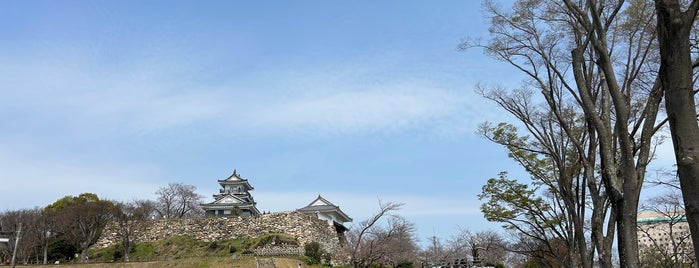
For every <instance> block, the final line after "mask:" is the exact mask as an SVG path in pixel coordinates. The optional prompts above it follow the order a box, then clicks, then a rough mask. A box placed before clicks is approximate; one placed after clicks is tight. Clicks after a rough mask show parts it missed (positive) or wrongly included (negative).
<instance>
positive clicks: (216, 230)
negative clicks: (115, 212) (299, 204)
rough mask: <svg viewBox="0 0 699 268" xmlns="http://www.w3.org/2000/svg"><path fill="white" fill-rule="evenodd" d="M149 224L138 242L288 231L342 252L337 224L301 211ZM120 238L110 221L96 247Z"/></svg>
mask: <svg viewBox="0 0 699 268" xmlns="http://www.w3.org/2000/svg"><path fill="white" fill-rule="evenodd" d="M146 224H147V228H145V230H143V231H139V232H136V233H135V235H134V236H133V237H134V238H135V239H134V242H149V241H156V240H160V239H163V238H166V237H171V236H188V237H191V238H193V239H196V240H201V241H207V242H211V241H218V240H225V239H237V238H254V237H258V236H262V235H266V234H270V233H284V234H288V235H291V236H294V237H295V238H296V239H297V240H298V241H299V243H300V244H301V246H303V245H305V244H306V243H309V242H313V241H316V242H318V243H320V244H321V245H322V246H323V248H324V249H325V250H326V251H328V252H332V253H333V255H336V254H340V253H341V247H340V240H339V238H338V237H337V233H336V231H335V228H334V227H333V226H329V225H328V223H327V221H323V220H318V219H317V218H315V217H312V216H310V215H307V214H302V213H299V212H283V213H271V214H264V215H260V216H259V217H255V218H242V217H232V218H199V219H172V220H154V221H149V222H147V223H146ZM119 241H120V240H119V235H118V233H117V228H116V226H115V224H109V225H108V226H107V227H106V228H105V229H104V231H103V232H102V236H101V237H100V239H99V240H98V241H97V243H96V244H95V245H94V247H96V248H104V247H107V246H110V245H113V244H117V243H119Z"/></svg>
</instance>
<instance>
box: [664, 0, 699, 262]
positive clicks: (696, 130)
mask: <svg viewBox="0 0 699 268" xmlns="http://www.w3.org/2000/svg"><path fill="white" fill-rule="evenodd" d="M681 2H682V1H679V0H655V10H656V14H657V27H658V41H659V46H660V74H659V76H660V81H661V84H662V88H663V90H664V91H665V107H666V110H667V115H668V121H669V125H670V133H671V135H672V144H673V146H674V150H675V161H676V162H677V174H678V175H679V178H680V185H681V187H682V193H683V194H682V196H683V197H684V203H685V206H686V209H687V211H686V213H687V221H688V222H689V227H690V229H691V231H692V241H693V242H694V245H699V152H697V148H699V125H697V110H696V103H695V100H694V95H695V93H696V92H695V90H694V76H693V69H694V68H696V67H697V66H699V61H692V58H691V55H692V54H691V53H692V50H691V49H692V48H691V43H690V35H691V33H692V30H693V25H694V21H695V20H696V16H697V12H698V11H699V0H693V1H691V2H689V4H688V5H686V6H683V5H682V4H681ZM694 253H695V256H699V246H695V248H694Z"/></svg>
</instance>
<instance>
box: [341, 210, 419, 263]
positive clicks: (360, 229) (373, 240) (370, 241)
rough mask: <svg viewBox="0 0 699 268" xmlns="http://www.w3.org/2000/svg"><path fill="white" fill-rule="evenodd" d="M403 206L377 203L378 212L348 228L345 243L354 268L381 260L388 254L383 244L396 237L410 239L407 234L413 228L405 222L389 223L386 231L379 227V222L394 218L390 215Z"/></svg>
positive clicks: (409, 235)
mask: <svg viewBox="0 0 699 268" xmlns="http://www.w3.org/2000/svg"><path fill="white" fill-rule="evenodd" d="M402 206H403V204H396V203H391V202H389V203H382V202H381V201H379V211H378V212H377V213H376V214H374V215H373V216H371V217H370V218H368V219H366V220H364V221H362V222H360V223H359V224H358V225H357V226H355V227H352V228H350V231H349V232H348V234H347V241H348V244H349V245H350V246H349V247H348V250H349V255H350V262H351V263H352V265H353V266H354V267H369V266H370V265H371V264H373V263H375V262H377V261H379V260H382V259H383V258H385V257H386V256H387V254H388V252H387V250H388V247H387V245H385V244H384V243H386V242H387V241H389V240H391V239H395V238H396V237H401V238H404V239H405V238H408V237H410V238H412V235H411V234H409V233H411V232H413V229H414V227H411V225H408V224H407V222H405V221H395V220H394V221H389V225H388V228H387V229H384V228H382V227H381V220H382V219H384V218H386V217H389V218H391V217H396V215H394V214H392V213H393V212H395V211H397V210H399V209H400V208H401V207H402Z"/></svg>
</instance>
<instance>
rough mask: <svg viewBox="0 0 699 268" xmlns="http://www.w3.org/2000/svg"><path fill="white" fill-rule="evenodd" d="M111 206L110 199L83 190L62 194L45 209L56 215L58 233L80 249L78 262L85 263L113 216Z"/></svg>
mask: <svg viewBox="0 0 699 268" xmlns="http://www.w3.org/2000/svg"><path fill="white" fill-rule="evenodd" d="M112 206H113V204H112V202H110V201H105V200H100V199H99V197H97V195H96V194H93V193H82V194H80V195H78V196H66V197H63V198H61V199H59V200H57V201H56V202H54V203H53V204H51V205H48V206H47V207H46V208H45V210H47V211H48V212H50V213H52V214H53V215H55V219H56V226H57V231H58V233H59V234H60V235H62V236H63V237H64V238H65V239H66V240H67V241H69V242H70V243H71V244H73V245H74V246H75V247H76V248H77V249H78V250H80V258H81V261H82V262H87V261H88V255H87V251H88V249H89V248H90V246H91V245H92V244H94V243H95V242H97V239H99V237H100V236H101V235H102V230H103V229H104V227H105V225H106V224H107V222H108V221H109V220H111V219H112V218H111V211H112V210H113V208H112Z"/></svg>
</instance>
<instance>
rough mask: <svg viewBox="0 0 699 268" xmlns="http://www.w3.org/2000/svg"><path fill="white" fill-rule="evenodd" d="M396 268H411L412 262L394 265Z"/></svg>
mask: <svg viewBox="0 0 699 268" xmlns="http://www.w3.org/2000/svg"><path fill="white" fill-rule="evenodd" d="M396 268H413V263H412V262H400V263H398V264H396Z"/></svg>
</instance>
